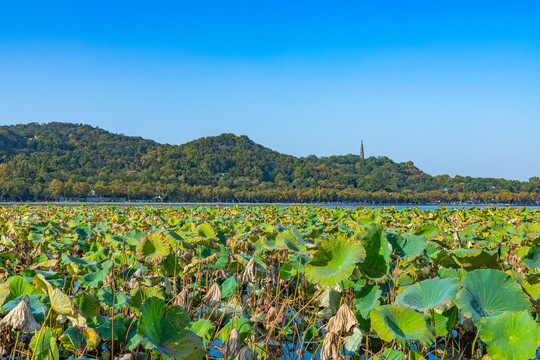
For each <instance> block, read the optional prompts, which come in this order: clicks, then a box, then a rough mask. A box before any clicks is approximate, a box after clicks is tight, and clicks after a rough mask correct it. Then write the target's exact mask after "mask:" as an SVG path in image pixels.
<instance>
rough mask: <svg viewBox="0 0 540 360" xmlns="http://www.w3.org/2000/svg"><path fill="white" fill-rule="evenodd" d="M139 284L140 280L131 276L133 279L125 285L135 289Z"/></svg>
mask: <svg viewBox="0 0 540 360" xmlns="http://www.w3.org/2000/svg"><path fill="white" fill-rule="evenodd" d="M138 286H139V282H138V281H137V279H135V278H131V280H129V281H128V282H127V283H125V284H124V287H125V288H126V289H128V290H135V289H136V288H137V287H138Z"/></svg>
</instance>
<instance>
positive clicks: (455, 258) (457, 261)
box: [431, 249, 501, 271]
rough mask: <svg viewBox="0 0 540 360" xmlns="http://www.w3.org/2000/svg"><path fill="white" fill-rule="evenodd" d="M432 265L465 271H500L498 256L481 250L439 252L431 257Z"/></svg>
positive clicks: (493, 252) (492, 252) (494, 252)
mask: <svg viewBox="0 0 540 360" xmlns="http://www.w3.org/2000/svg"><path fill="white" fill-rule="evenodd" d="M431 260H432V261H433V265H436V266H442V267H446V268H453V269H464V270H467V271H471V270H477V269H500V268H501V265H500V264H499V254H498V253H497V252H496V251H489V252H488V251H485V250H481V249H461V250H450V251H447V250H440V251H438V252H436V253H435V254H433V256H432V257H431Z"/></svg>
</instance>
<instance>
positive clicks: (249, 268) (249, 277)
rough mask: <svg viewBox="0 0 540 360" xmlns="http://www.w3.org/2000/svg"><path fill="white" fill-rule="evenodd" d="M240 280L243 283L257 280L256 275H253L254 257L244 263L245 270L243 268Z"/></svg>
mask: <svg viewBox="0 0 540 360" xmlns="http://www.w3.org/2000/svg"><path fill="white" fill-rule="evenodd" d="M242 281H243V282H245V283H255V282H257V276H255V257H252V258H251V260H249V262H248V264H247V265H246V270H244V275H243V276H242Z"/></svg>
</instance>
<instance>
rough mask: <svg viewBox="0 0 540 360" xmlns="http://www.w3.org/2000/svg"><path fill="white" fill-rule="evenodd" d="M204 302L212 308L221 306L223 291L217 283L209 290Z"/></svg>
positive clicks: (203, 299)
mask: <svg viewBox="0 0 540 360" xmlns="http://www.w3.org/2000/svg"><path fill="white" fill-rule="evenodd" d="M202 302H203V303H205V304H206V305H208V306H210V307H216V306H219V305H220V304H221V289H220V288H219V285H218V284H217V283H214V285H212V286H211V287H210V289H208V293H207V294H206V295H205V296H204V297H203V298H202Z"/></svg>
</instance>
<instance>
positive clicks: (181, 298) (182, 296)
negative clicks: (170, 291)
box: [174, 289, 189, 308]
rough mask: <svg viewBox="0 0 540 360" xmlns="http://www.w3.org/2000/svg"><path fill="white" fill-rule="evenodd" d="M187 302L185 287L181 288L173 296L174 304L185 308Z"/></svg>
mask: <svg viewBox="0 0 540 360" xmlns="http://www.w3.org/2000/svg"><path fill="white" fill-rule="evenodd" d="M188 303H189V300H188V292H187V290H186V289H182V291H180V292H179V293H178V295H176V297H175V298H174V305H178V306H181V307H183V308H187V307H188Z"/></svg>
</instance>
